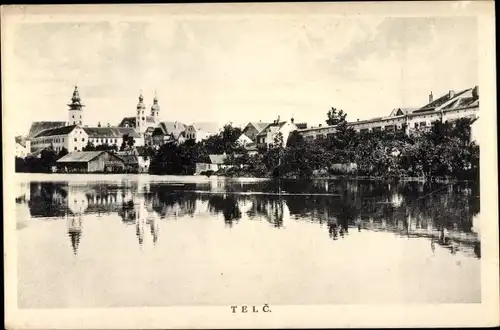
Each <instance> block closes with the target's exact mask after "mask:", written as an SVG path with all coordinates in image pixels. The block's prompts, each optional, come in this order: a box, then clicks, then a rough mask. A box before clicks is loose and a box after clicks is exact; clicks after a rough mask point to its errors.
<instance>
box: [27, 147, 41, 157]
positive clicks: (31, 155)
mask: <svg viewBox="0 0 500 330" xmlns="http://www.w3.org/2000/svg"><path fill="white" fill-rule="evenodd" d="M42 151H43V149H38V150H37V151H33V152H32V153H29V154H28V155H26V158H40V157H41V155H42Z"/></svg>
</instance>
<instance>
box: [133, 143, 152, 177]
mask: <svg viewBox="0 0 500 330" xmlns="http://www.w3.org/2000/svg"><path fill="white" fill-rule="evenodd" d="M135 151H136V153H137V161H138V163H139V172H141V173H148V172H149V165H150V164H151V155H150V154H149V153H148V152H147V149H146V148H145V147H136V148H135Z"/></svg>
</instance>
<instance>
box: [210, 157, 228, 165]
mask: <svg viewBox="0 0 500 330" xmlns="http://www.w3.org/2000/svg"><path fill="white" fill-rule="evenodd" d="M226 157H227V156H226V155H208V158H210V163H212V164H218V165H222V164H224V160H225V159H226Z"/></svg>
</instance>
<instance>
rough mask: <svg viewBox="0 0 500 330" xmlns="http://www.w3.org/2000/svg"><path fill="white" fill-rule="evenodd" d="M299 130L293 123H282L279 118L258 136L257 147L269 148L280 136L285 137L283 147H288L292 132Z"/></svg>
mask: <svg viewBox="0 0 500 330" xmlns="http://www.w3.org/2000/svg"><path fill="white" fill-rule="evenodd" d="M295 130H297V126H295V124H294V123H293V120H291V121H280V120H279V117H278V119H277V120H275V121H274V122H273V123H272V124H269V125H267V127H266V128H265V129H264V130H263V131H262V132H260V133H259V134H257V141H256V143H257V147H258V148H269V146H270V145H272V144H273V143H274V140H275V138H276V137H277V136H278V134H281V135H282V137H283V142H282V143H283V147H286V143H287V140H288V136H289V135H290V133H291V132H293V131H295Z"/></svg>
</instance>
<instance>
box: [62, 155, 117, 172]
mask: <svg viewBox="0 0 500 330" xmlns="http://www.w3.org/2000/svg"><path fill="white" fill-rule="evenodd" d="M56 166H57V170H58V171H60V172H70V173H95V172H101V173H103V172H122V171H123V170H124V169H125V164H124V160H123V159H122V158H120V157H118V156H117V155H114V154H113V153H111V152H109V151H74V152H70V153H69V154H67V155H66V156H64V157H62V158H60V159H58V160H57V162H56Z"/></svg>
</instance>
